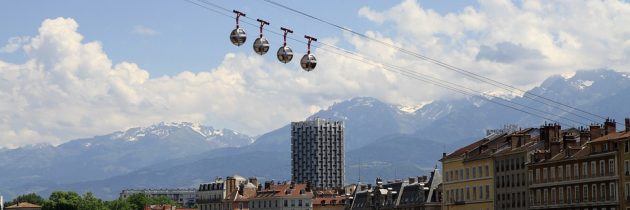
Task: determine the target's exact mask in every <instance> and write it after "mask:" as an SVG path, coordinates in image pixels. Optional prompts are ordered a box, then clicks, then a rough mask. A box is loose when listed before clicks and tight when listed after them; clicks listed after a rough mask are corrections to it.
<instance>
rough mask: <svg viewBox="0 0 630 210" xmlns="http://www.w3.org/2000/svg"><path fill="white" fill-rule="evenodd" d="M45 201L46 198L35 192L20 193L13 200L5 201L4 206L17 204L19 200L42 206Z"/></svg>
mask: <svg viewBox="0 0 630 210" xmlns="http://www.w3.org/2000/svg"><path fill="white" fill-rule="evenodd" d="M45 201H46V200H44V198H42V197H41V196H39V195H37V194H35V193H29V194H24V195H20V196H18V197H16V198H14V199H13V200H12V201H10V202H6V203H4V206H5V207H6V206H10V205H14V204H17V203H18V202H28V203H32V204H35V205H39V206H41V205H43V204H44V202H45Z"/></svg>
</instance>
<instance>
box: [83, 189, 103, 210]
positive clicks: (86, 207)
mask: <svg viewBox="0 0 630 210" xmlns="http://www.w3.org/2000/svg"><path fill="white" fill-rule="evenodd" d="M77 209H78V210H109V209H108V208H107V206H105V203H103V201H102V200H101V199H99V198H96V197H94V195H92V193H91V192H88V193H85V195H83V197H82V198H81V200H79V203H78V206H77Z"/></svg>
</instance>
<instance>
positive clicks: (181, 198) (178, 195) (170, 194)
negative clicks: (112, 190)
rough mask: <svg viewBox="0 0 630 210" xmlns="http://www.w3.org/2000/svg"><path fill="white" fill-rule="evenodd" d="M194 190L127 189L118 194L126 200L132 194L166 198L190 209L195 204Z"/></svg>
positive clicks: (195, 191)
mask: <svg viewBox="0 0 630 210" xmlns="http://www.w3.org/2000/svg"><path fill="white" fill-rule="evenodd" d="M196 193H197V190H195V189H127V190H123V191H122V192H121V193H120V197H121V198H127V197H129V196H131V195H133V194H144V195H145V196H147V197H167V198H170V199H171V200H173V201H175V203H177V204H179V205H181V206H183V207H192V206H194V205H195V204H196Z"/></svg>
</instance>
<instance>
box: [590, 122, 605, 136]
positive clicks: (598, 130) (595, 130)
mask: <svg viewBox="0 0 630 210" xmlns="http://www.w3.org/2000/svg"><path fill="white" fill-rule="evenodd" d="M589 130H590V134H591V138H590V139H591V140H594V139H597V138H599V137H601V136H602V126H600V125H599V124H593V125H591V126H590V127H589Z"/></svg>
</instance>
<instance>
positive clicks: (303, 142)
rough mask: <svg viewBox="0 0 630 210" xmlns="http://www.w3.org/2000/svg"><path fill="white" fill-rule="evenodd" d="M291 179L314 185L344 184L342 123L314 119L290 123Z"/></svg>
mask: <svg viewBox="0 0 630 210" xmlns="http://www.w3.org/2000/svg"><path fill="white" fill-rule="evenodd" d="M291 163H292V171H291V180H292V181H293V182H294V183H299V184H305V183H307V182H310V183H311V184H312V186H313V187H315V188H337V189H340V188H342V187H343V181H344V177H345V176H344V124H343V122H342V121H329V120H324V119H314V120H308V121H303V122H293V123H291Z"/></svg>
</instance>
